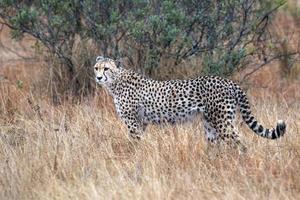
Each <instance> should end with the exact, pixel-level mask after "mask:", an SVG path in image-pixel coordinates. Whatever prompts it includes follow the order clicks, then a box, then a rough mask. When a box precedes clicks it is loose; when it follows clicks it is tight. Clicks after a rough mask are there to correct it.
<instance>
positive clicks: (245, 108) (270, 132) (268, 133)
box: [237, 90, 286, 139]
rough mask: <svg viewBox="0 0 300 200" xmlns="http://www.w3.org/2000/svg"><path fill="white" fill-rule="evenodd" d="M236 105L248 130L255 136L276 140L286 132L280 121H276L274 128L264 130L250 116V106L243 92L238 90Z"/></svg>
mask: <svg viewBox="0 0 300 200" xmlns="http://www.w3.org/2000/svg"><path fill="white" fill-rule="evenodd" d="M237 96H238V105H239V107H240V112H241V113H242V117H243V120H244V121H245V122H246V123H247V125H248V126H249V128H250V129H252V130H253V131H254V132H255V133H256V134H257V135H259V136H262V137H264V138H268V139H277V138H279V137H281V136H283V135H284V134H285V132H286V124H285V122H284V121H282V120H278V121H277V125H276V128H272V129H267V128H264V127H263V126H262V125H261V124H259V122H257V120H256V119H255V118H254V116H253V115H252V114H251V110H250V104H249V101H248V98H247V97H246V94H245V92H243V91H242V90H239V92H238V95H237Z"/></svg>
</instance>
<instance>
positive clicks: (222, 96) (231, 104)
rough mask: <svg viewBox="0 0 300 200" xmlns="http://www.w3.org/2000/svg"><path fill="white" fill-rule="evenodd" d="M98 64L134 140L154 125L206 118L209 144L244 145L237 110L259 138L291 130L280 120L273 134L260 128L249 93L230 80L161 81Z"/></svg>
mask: <svg viewBox="0 0 300 200" xmlns="http://www.w3.org/2000/svg"><path fill="white" fill-rule="evenodd" d="M96 61H97V62H96V64H95V66H94V72H95V76H96V82H97V83H99V84H100V85H103V86H104V87H105V88H107V89H108V91H109V92H110V94H111V95H112V96H113V98H114V103H115V106H116V110H117V113H118V114H119V116H120V118H121V119H122V120H123V121H124V122H125V124H126V125H127V127H128V129H129V132H130V135H131V136H132V137H135V138H140V136H141V133H142V131H143V130H144V128H145V127H146V125H147V124H149V123H157V124H161V123H171V124H174V123H176V122H182V121H186V120H189V119H190V118H193V117H194V116H196V115H198V114H201V115H203V122H204V123H203V124H204V130H205V135H206V138H207V139H208V141H210V142H220V141H225V142H226V143H230V144H238V145H239V144H240V141H239V136H238V134H237V133H236V132H235V131H234V126H233V122H234V119H235V116H236V110H237V107H239V109H240V112H241V114H242V117H243V119H244V121H245V122H246V124H247V125H248V126H249V127H250V128H251V129H252V130H253V131H254V132H255V133H256V134H257V135H259V136H262V137H265V138H269V139H277V138H279V137H281V136H283V135H284V133H285V130H286V125H285V123H284V122H283V121H281V120H279V121H278V122H277V126H276V128H273V129H267V128H264V127H263V126H262V125H261V124H260V123H258V122H257V120H256V119H255V118H254V116H253V115H252V113H251V110H250V104H249V101H248V99H247V97H246V94H245V92H244V91H243V90H242V89H241V88H240V87H239V86H238V85H237V84H236V83H234V82H233V81H231V80H228V79H224V78H220V77H216V76H202V77H198V78H195V79H188V80H169V81H157V80H152V79H148V78H145V77H143V76H142V75H140V74H138V73H135V72H134V71H131V70H126V69H124V68H122V67H119V66H118V65H117V64H116V62H115V61H114V60H112V59H109V58H103V57H98V58H97V60H96Z"/></svg>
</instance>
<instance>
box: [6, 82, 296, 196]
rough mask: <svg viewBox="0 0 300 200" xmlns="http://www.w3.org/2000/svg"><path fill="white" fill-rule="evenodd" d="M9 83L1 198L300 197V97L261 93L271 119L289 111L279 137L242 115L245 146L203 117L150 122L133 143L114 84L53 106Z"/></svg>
mask: <svg viewBox="0 0 300 200" xmlns="http://www.w3.org/2000/svg"><path fill="white" fill-rule="evenodd" d="M0 88H1V92H0V94H1V95H0V114H1V117H0V125H1V126H0V160H1V162H0V199H195V198H197V199H298V198H299V195H300V175H299V171H300V136H299V134H300V131H299V129H300V124H299V119H300V114H299V104H294V105H293V107H288V106H286V105H285V104H284V103H282V101H278V102H277V101H275V100H274V99H273V100H269V99H268V100H266V101H262V100H260V101H256V105H255V106H254V108H253V109H254V111H255V113H256V115H257V116H258V119H259V120H260V121H261V122H263V124H265V125H266V126H271V125H274V124H275V122H276V120H277V118H283V119H286V122H287V124H288V131H287V134H286V136H285V137H284V138H282V139H280V140H277V141H270V140H266V139H263V138H258V137H257V136H255V135H254V134H253V133H252V132H251V131H250V130H249V129H248V128H247V127H246V126H245V125H241V124H240V123H238V124H239V126H238V129H239V132H242V133H244V134H242V135H243V138H242V139H243V141H245V143H246V145H247V147H248V152H247V153H245V154H239V152H237V151H234V150H223V151H222V152H220V151H219V150H218V149H217V148H208V147H207V144H206V142H205V140H204V136H203V129H202V126H201V124H200V123H198V122H197V120H195V121H194V122H191V123H187V124H181V125H177V126H176V127H165V128H162V127H157V126H150V127H148V129H147V131H146V133H145V135H144V138H143V140H142V141H141V142H139V143H137V144H133V143H131V142H130V141H129V139H128V137H127V131H126V128H125V127H124V126H123V125H122V123H121V122H120V121H119V120H118V118H117V117H116V116H115V115H114V112H113V111H114V108H113V105H112V104H111V101H110V98H109V97H107V95H106V94H105V93H100V94H96V95H95V97H94V98H91V99H87V100H86V101H85V102H82V103H80V104H71V103H67V102H66V103H65V104H64V105H60V106H52V105H51V104H50V103H49V102H48V101H47V100H42V99H41V98H36V97H33V95H28V93H24V92H22V91H20V89H18V88H14V87H13V86H9V88H8V86H5V85H3V84H2V85H1V87H0ZM252 102H254V101H253V100H252ZM238 121H239V122H241V121H240V120H238Z"/></svg>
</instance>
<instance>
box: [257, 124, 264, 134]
mask: <svg viewBox="0 0 300 200" xmlns="http://www.w3.org/2000/svg"><path fill="white" fill-rule="evenodd" d="M263 130H264V128H263V127H262V125H259V127H258V132H259V133H261V132H263Z"/></svg>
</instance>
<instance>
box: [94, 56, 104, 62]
mask: <svg viewBox="0 0 300 200" xmlns="http://www.w3.org/2000/svg"><path fill="white" fill-rule="evenodd" d="M101 60H104V57H103V56H98V57H97V58H96V62H99V61H101Z"/></svg>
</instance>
